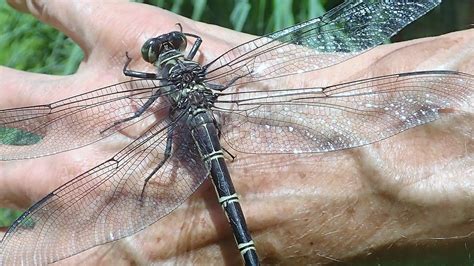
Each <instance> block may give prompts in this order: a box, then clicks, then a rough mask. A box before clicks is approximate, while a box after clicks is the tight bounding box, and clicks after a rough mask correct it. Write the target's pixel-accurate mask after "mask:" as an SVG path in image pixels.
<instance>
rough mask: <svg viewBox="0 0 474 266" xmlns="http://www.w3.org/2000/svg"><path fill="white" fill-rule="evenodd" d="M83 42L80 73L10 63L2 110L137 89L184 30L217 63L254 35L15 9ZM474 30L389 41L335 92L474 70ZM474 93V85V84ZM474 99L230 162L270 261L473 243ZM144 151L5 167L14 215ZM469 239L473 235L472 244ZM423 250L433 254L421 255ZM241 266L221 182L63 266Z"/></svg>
mask: <svg viewBox="0 0 474 266" xmlns="http://www.w3.org/2000/svg"><path fill="white" fill-rule="evenodd" d="M9 2H10V4H11V5H13V6H14V7H16V8H17V9H19V10H22V11H25V12H30V13H31V14H33V15H34V16H36V17H37V18H38V19H40V20H41V21H43V22H45V23H48V24H50V25H53V26H55V27H56V28H58V29H59V30H61V31H62V32H64V33H66V34H67V35H68V36H70V37H71V38H72V39H73V40H74V41H75V42H76V43H78V44H79V45H80V47H81V48H82V49H83V51H84V54H85V58H84V61H83V62H82V63H81V65H80V67H79V70H78V71H77V73H76V74H74V75H71V76H50V75H41V74H34V73H27V72H22V71H17V70H13V69H8V68H5V67H0V80H1V86H0V95H2V97H1V98H0V109H5V108H10V107H19V106H28V105H34V104H44V103H49V102H53V101H55V100H59V99H62V98H66V97H68V96H72V95H76V94H79V93H83V92H86V91H89V90H92V89H94V88H99V87H102V86H105V85H108V84H113V83H117V82H120V81H124V80H127V78H125V77H124V76H123V74H122V66H123V64H124V62H125V57H124V51H128V52H129V53H130V56H131V57H132V58H133V59H134V61H133V62H132V66H131V67H132V68H133V69H140V70H144V71H149V72H152V71H153V68H152V66H150V65H147V64H146V63H145V62H144V61H143V60H139V58H140V55H139V51H140V47H141V45H142V43H143V42H144V41H145V40H146V39H148V38H150V37H154V36H157V35H160V34H162V33H166V32H169V31H172V30H176V29H177V28H176V26H175V24H176V23H178V22H179V23H181V24H182V26H183V28H184V30H185V31H186V32H190V33H194V34H197V35H199V36H201V37H202V38H203V40H204V43H203V45H202V46H201V48H200V51H199V54H198V58H197V60H198V61H200V62H209V61H210V60H212V59H213V58H214V57H216V56H218V55H220V54H221V53H223V52H225V51H226V50H228V49H229V48H231V47H233V46H235V45H238V44H240V43H242V42H244V41H246V40H249V39H250V38H251V36H249V35H246V34H242V33H238V32H234V31H231V30H228V29H224V28H220V27H217V26H213V25H207V24H204V23H199V22H195V21H191V20H189V19H186V18H183V17H180V16H178V15H175V14H173V13H170V12H167V11H164V10H161V9H158V8H155V7H151V6H146V5H141V4H135V3H127V2H124V1H107V2H106V3H102V2H101V3H98V2H97V1H67V2H66V1H20V0H18V1H9ZM473 59H474V30H466V31H461V32H456V33H452V34H447V35H443V36H439V37H434V38H425V39H419V40H414V41H409V42H403V43H397V44H391V45H383V46H380V47H377V48H375V49H373V50H371V51H369V52H367V53H364V54H363V55H361V56H358V57H357V58H355V59H352V60H349V61H347V62H344V63H341V64H339V65H337V66H334V67H331V68H327V69H324V70H321V71H320V72H319V74H320V75H319V76H320V77H321V84H337V83H341V82H346V81H351V80H357V79H361V78H365V77H367V76H378V75H384V74H391V73H399V72H407V71H415V70H431V69H444V70H456V71H461V72H466V73H470V74H474V64H473ZM471 89H472V90H474V88H471ZM472 125H474V115H473V108H472V102H471V103H470V104H468V105H464V106H461V107H457V108H455V109H454V110H451V111H450V112H447V113H446V114H444V115H443V116H442V119H440V120H437V121H435V122H433V123H430V124H427V125H424V126H420V127H417V128H414V129H410V130H408V131H406V132H403V133H401V134H398V135H396V136H394V137H391V138H389V139H387V140H384V141H380V142H377V143H375V144H372V145H367V146H364V147H360V148H356V149H351V150H346V151H340V152H333V153H328V154H323V155H300V156H297V155H278V156H276V155H274V156H262V155H251V154H241V153H237V152H236V153H235V155H237V159H236V160H234V161H233V162H230V163H229V168H230V172H231V176H232V177H233V181H234V184H235V186H236V189H237V191H238V193H239V195H240V199H241V204H242V208H243V210H244V213H245V216H246V219H247V222H248V225H249V229H250V231H251V233H252V235H253V237H254V240H255V243H256V245H257V249H258V253H259V256H260V259H261V260H262V262H264V263H283V264H285V263H286V264H303V263H317V262H321V263H325V262H332V261H348V260H350V259H351V258H353V257H357V256H359V257H360V256H365V255H366V254H368V253H369V251H370V252H377V251H381V250H382V251H383V250H385V249H387V248H388V247H390V248H393V247H391V246H392V245H394V246H396V247H404V246H411V245H417V246H419V245H420V244H421V245H422V246H423V245H425V244H439V242H443V241H448V240H447V239H458V240H459V241H471V242H472V236H471V235H470V233H472V232H473V231H474V156H473V155H474V141H473V135H472V132H473V126H472ZM129 142H130V137H128V136H127V135H125V134H116V135H114V136H113V137H110V138H108V139H107V140H105V141H100V142H97V143H94V144H91V145H89V146H87V147H85V148H81V149H77V150H73V151H70V152H65V153H61V154H57V155H52V156H48V157H42V158H38V159H31V160H21V161H9V162H1V163H0V206H3V207H16V208H26V207H28V206H30V205H31V204H32V203H34V202H36V201H37V200H39V199H41V198H42V197H43V196H44V195H46V194H47V193H48V192H50V191H51V190H53V189H54V188H56V187H58V186H60V185H61V184H63V183H64V182H66V181H67V180H70V179H71V178H73V177H74V176H77V175H78V174H80V173H82V172H84V171H86V170H88V169H90V168H91V167H93V166H94V165H96V164H98V163H99V162H101V161H103V160H105V159H107V158H109V157H110V156H112V155H113V154H114V153H115V152H116V151H118V150H119V149H120V148H122V147H123V146H124V145H126V144H127V143H129ZM464 236H465V237H464ZM419 248H423V247H419ZM152 262H173V263H179V264H190V263H193V264H209V263H211V264H222V263H223V262H225V263H228V264H238V263H241V261H240V255H239V254H238V251H237V249H236V247H235V243H234V240H233V238H232V235H231V232H230V228H229V227H228V226H227V221H226V218H225V216H224V214H223V212H222V210H221V208H220V206H219V204H218V203H217V200H216V196H215V192H214V189H213V188H212V185H211V183H210V182H208V181H207V182H205V183H204V184H203V185H202V186H201V187H200V188H199V189H198V191H197V192H196V193H195V194H193V195H192V196H191V197H190V198H189V199H188V200H187V201H186V202H185V203H184V204H183V205H181V206H180V207H179V208H178V209H176V210H175V211H173V212H172V213H171V214H170V215H168V216H167V217H165V218H163V219H162V220H160V221H159V222H157V223H155V224H153V225H152V226H150V227H149V228H147V229H145V230H144V231H142V232H140V233H138V234H136V235H134V236H133V237H131V238H127V239H124V240H120V241H118V242H115V243H114V244H108V245H103V246H100V247H97V248H94V249H91V250H89V251H86V252H83V253H81V254H79V255H77V256H74V257H71V258H68V259H66V260H64V261H61V263H64V264H68V265H70V264H71V263H85V264H103V265H107V264H114V265H117V264H148V263H152Z"/></svg>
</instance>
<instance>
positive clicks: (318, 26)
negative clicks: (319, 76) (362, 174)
mask: <svg viewBox="0 0 474 266" xmlns="http://www.w3.org/2000/svg"><path fill="white" fill-rule="evenodd" d="M439 3H440V0H413V1H407V0H390V1H389V0H357V1H346V2H344V3H343V4H341V5H340V6H338V7H336V8H334V9H333V10H331V11H329V12H327V13H326V14H325V15H323V16H321V17H318V18H314V19H311V20H308V21H305V22H303V23H300V24H297V25H294V26H292V27H289V28H287V29H283V30H280V31H277V32H274V33H271V34H268V35H265V36H263V37H259V38H256V39H254V40H251V41H249V42H246V43H243V44H241V45H239V46H237V47H235V48H233V49H231V50H229V51H227V52H225V53H224V54H222V55H221V56H219V57H217V58H216V59H214V60H213V61H211V62H210V63H207V64H205V65H200V64H199V63H197V62H195V61H193V59H194V57H195V55H196V53H197V51H198V50H199V49H200V46H201V44H202V40H201V38H200V37H199V36H197V35H195V34H191V33H183V32H182V30H181V31H173V32H170V33H168V34H164V35H161V36H158V37H155V38H152V39H149V40H148V41H147V42H146V43H145V44H144V45H143V47H142V50H141V51H142V57H143V59H144V60H145V61H147V62H149V63H151V64H153V65H154V66H156V68H157V71H156V72H155V73H146V72H140V71H136V70H131V69H129V68H128V65H129V63H130V60H131V59H130V58H128V55H127V58H128V61H127V63H126V64H125V66H124V71H123V73H124V74H125V75H126V76H129V77H133V78H134V79H132V80H130V81H126V82H122V83H118V84H114V85H111V86H107V87H104V88H100V89H96V90H93V91H90V92H87V93H84V94H80V95H77V96H74V97H70V98H67V99H64V100H61V101H57V102H53V103H49V104H44V105H37V106H28V107H21V108H12V109H5V110H1V111H0V129H2V132H3V135H2V136H1V137H0V159H1V160H16V159H25V158H35V157H40V156H47V155H51V154H56V153H59V152H64V151H68V150H72V149H76V148H79V147H83V146H85V145H88V144H91V143H93V142H96V141H98V140H100V139H103V138H106V137H108V136H110V135H112V134H115V133H117V132H118V131H121V130H124V129H125V128H127V127H129V126H131V125H134V124H136V123H137V122H139V121H143V120H145V119H146V118H147V117H150V116H155V118H156V119H155V121H154V122H153V123H152V124H150V125H149V127H148V128H147V130H146V131H144V132H143V133H142V134H141V135H140V136H139V137H138V138H136V139H135V140H134V141H133V142H132V143H130V144H129V145H127V146H126V147H124V148H123V149H122V150H121V151H120V152H118V153H117V154H116V155H115V156H113V157H112V158H110V159H109V160H107V161H105V162H103V163H101V164H99V165H97V166H96V167H94V168H92V169H90V170H89V171H87V172H85V173H83V174H81V175H79V176H77V177H76V178H74V179H72V180H71V181H69V182H67V183H66V184H64V185H62V186H60V187H59V188H57V189H55V190H54V191H52V192H51V193H49V194H48V195H47V196H45V197H44V198H43V199H41V200H40V201H39V202H37V203H36V204H34V205H33V206H32V207H30V208H29V209H28V210H27V211H26V212H25V213H24V214H23V215H22V216H21V217H19V218H18V219H17V220H16V221H15V222H14V223H13V225H12V226H11V227H10V229H9V230H8V232H7V233H6V234H5V236H4V238H3V239H2V241H1V244H0V264H2V265H17V264H21V265H33V264H46V263H52V262H56V261H59V260H61V259H64V258H67V257H70V256H72V255H75V254H77V253H80V252H82V251H84V250H87V249H89V248H92V247H94V246H97V245H101V244H104V243H108V242H111V241H116V240H118V239H121V238H124V237H127V236H130V235H132V234H134V233H136V232H138V231H140V230H142V229H144V228H146V227H147V226H149V225H150V224H153V223H155V222H156V221H158V220H160V219H161V218H162V217H164V216H166V215H167V214H169V213H170V212H172V211H173V210H174V209H175V208H176V207H178V206H179V205H180V204H181V203H183V202H184V201H185V200H186V199H187V198H188V197H189V196H190V195H191V194H192V193H193V192H194V191H195V190H196V189H197V188H198V187H199V186H200V185H201V184H202V183H203V181H204V180H206V179H207V178H208V177H209V176H210V178H211V179H212V182H213V184H214V185H215V189H216V192H217V197H218V200H219V202H220V204H221V205H222V208H223V209H224V211H225V213H226V215H227V217H228V219H229V224H230V227H231V229H232V231H233V234H234V236H235V240H236V243H237V248H238V249H239V250H240V252H241V254H242V258H243V261H244V262H245V264H246V265H258V264H259V259H258V255H257V246H258V245H255V243H254V241H253V240H252V237H251V234H250V232H249V230H248V229H247V224H246V221H245V217H244V215H243V212H242V209H241V207H240V204H239V198H238V196H237V193H236V191H235V189H234V186H233V184H232V180H231V178H230V175H229V172H228V170H227V166H226V160H225V158H226V157H232V152H231V151H227V150H225V149H223V148H222V147H221V144H220V142H221V141H223V142H225V143H226V144H227V145H228V147H230V148H232V149H233V150H236V151H239V152H243V153H261V154H278V153H291V154H300V153H323V152H330V151H337V150H342V149H348V148H353V147H358V146H362V145H367V144H370V143H374V142H377V141H380V140H383V139H385V138H388V137H390V136H393V135H395V134H398V133H400V132H402V131H404V130H407V129H409V128H412V127H415V126H418V125H422V124H426V123H428V122H431V121H433V120H435V119H437V118H439V116H440V110H443V109H445V108H452V107H454V106H456V105H458V104H463V103H466V101H468V99H469V97H471V94H472V85H473V84H474V76H472V75H469V74H464V73H459V72H451V71H424V72H411V73H401V74H392V75H387V76H380V77H373V78H369V79H364V80H358V81H353V82H347V83H343V84H337V85H331V86H325V87H312V86H305V87H298V86H296V85H294V84H293V81H292V79H293V78H288V77H295V75H298V77H303V78H306V79H308V77H311V73H312V72H313V71H317V70H319V69H322V68H327V67H330V66H333V65H335V64H339V63H341V62H343V61H346V60H348V59H350V58H352V57H354V56H356V55H359V54H361V53H363V52H365V51H367V50H369V49H371V48H372V47H375V46H376V45H379V44H381V43H383V42H385V41H387V40H388V39H389V38H390V37H391V36H393V35H394V34H395V33H397V32H398V31H399V30H400V29H402V28H403V27H404V26H406V25H407V24H408V23H410V22H412V21H413V20H415V19H417V18H418V17H420V16H422V15H424V14H425V13H426V12H428V11H429V10H431V9H432V8H434V7H435V6H437V5H438V4H439ZM188 38H189V39H192V40H194V42H193V45H192V47H191V48H190V49H188V50H186V45H187V42H188V40H187V39H188ZM186 51H187V52H186ZM307 81H308V82H309V83H310V81H311V80H307ZM275 84H278V85H279V86H278V87H275ZM66 132H74V136H71V135H68V134H66ZM295 156H297V155H295ZM257 244H258V243H257Z"/></svg>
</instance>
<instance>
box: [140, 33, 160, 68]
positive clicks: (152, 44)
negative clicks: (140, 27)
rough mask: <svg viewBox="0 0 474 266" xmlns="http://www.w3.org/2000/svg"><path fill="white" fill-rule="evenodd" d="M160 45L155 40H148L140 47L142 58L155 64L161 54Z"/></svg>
mask: <svg viewBox="0 0 474 266" xmlns="http://www.w3.org/2000/svg"><path fill="white" fill-rule="evenodd" d="M161 49H162V45H161V42H160V41H159V40H157V38H151V39H148V40H147V41H146V42H145V43H144V44H143V46H142V50H141V52H142V57H143V59H144V60H145V61H147V62H149V63H155V62H156V60H158V55H159V54H160V53H161Z"/></svg>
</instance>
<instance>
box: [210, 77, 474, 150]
mask: <svg viewBox="0 0 474 266" xmlns="http://www.w3.org/2000/svg"><path fill="white" fill-rule="evenodd" d="M472 88H474V76H472V75H469V74H463V73H459V72H452V71H425V72H412V73H403V74H395V75H388V76H382V77H376V78H370V79H365V80H360V81H355V82H348V83H344V84H339V85H335V86H328V87H323V88H301V89H291V90H274V91H257V90H252V89H248V90H247V91H241V92H239V93H228V94H224V95H223V96H220V97H219V101H218V103H216V110H215V113H219V114H220V115H221V117H222V127H221V133H222V138H223V139H224V140H225V142H226V143H228V144H229V145H230V146H231V147H232V148H233V149H235V150H237V151H240V152H244V153H315V152H316V153H317V152H327V151H334V150H341V149H347V148H353V147H357V146H362V145H366V144H369V143H373V142H376V141H379V140H382V139H385V138H388V137H390V136H393V135H395V134H398V133H400V132H402V131H404V130H406V129H409V128H412V127H415V126H418V125H422V124H425V123H428V122H430V121H433V120H435V119H437V118H439V116H440V113H441V112H442V111H443V110H448V109H450V108H455V107H457V106H460V105H462V104H464V103H468V104H472V103H471V101H472V96H473V90H472Z"/></svg>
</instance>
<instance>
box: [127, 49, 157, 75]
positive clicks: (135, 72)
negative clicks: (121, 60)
mask: <svg viewBox="0 0 474 266" xmlns="http://www.w3.org/2000/svg"><path fill="white" fill-rule="evenodd" d="M125 56H126V57H127V62H126V63H125V65H124V66H123V74H124V75H125V76H127V77H133V78H142V79H158V75H157V74H156V73H148V72H140V71H135V70H131V69H128V68H127V67H128V65H129V64H130V62H132V58H131V57H130V56H128V52H125Z"/></svg>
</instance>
